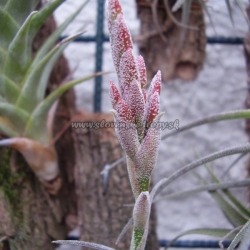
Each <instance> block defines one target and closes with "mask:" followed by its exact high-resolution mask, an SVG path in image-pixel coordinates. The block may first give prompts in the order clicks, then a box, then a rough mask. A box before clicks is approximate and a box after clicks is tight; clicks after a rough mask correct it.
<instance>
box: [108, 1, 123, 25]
mask: <svg viewBox="0 0 250 250" xmlns="http://www.w3.org/2000/svg"><path fill="white" fill-rule="evenodd" d="M106 10H107V19H108V20H111V21H112V20H115V19H116V17H117V15H118V14H120V13H121V14H122V7H121V5H120V3H119V1H118V0H109V1H106Z"/></svg>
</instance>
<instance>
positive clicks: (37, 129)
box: [24, 73, 103, 144]
mask: <svg viewBox="0 0 250 250" xmlns="http://www.w3.org/2000/svg"><path fill="white" fill-rule="evenodd" d="M102 74H103V73H96V74H93V75H90V76H87V77H84V78H80V79H77V80H74V81H71V82H68V83H66V84H64V85H62V86H61V87H59V88H58V89H56V90H55V91H53V92H52V93H51V94H50V95H49V96H47V97H46V98H45V99H44V100H43V102H41V103H40V104H39V105H38V106H37V108H36V109H35V110H34V111H33V113H32V115H31V116H30V119H29V121H28V123H27V126H26V128H25V133H24V135H25V136H26V137H29V138H32V139H35V140H37V141H39V142H41V143H43V144H47V143H48V142H49V141H50V139H51V138H48V131H47V128H46V120H47V114H48V112H49V109H50V108H51V106H52V105H53V103H54V102H55V101H56V100H57V99H58V98H59V97H60V96H61V95H62V94H63V93H65V92H66V91H67V90H69V89H71V88H73V87H74V86H75V85H77V84H79V83H82V82H84V81H87V80H89V79H91V78H93V77H96V76H99V75H102Z"/></svg>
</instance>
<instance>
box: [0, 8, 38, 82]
mask: <svg viewBox="0 0 250 250" xmlns="http://www.w3.org/2000/svg"><path fill="white" fill-rule="evenodd" d="M36 14H37V12H35V11H34V12H32V13H31V14H30V15H29V16H28V18H27V19H26V21H25V22H24V24H23V26H22V27H21V28H20V29H19V31H18V32H17V34H16V36H15V38H14V39H13V41H12V42H11V44H10V46H9V49H8V55H7V58H6V62H5V64H4V70H3V71H4V74H5V75H7V76H8V77H9V78H11V79H12V80H13V81H14V82H17V83H20V82H21V80H22V78H23V76H24V75H25V73H26V71H27V69H28V67H29V66H30V60H31V47H30V46H29V45H30V44H29V27H30V22H31V20H32V18H33V16H35V15H36Z"/></svg>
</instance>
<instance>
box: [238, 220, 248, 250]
mask: <svg viewBox="0 0 250 250" xmlns="http://www.w3.org/2000/svg"><path fill="white" fill-rule="evenodd" d="M249 247H250V221H248V223H247V224H246V229H245V231H244V233H243V237H242V240H241V243H240V246H239V248H238V250H246V249H249Z"/></svg>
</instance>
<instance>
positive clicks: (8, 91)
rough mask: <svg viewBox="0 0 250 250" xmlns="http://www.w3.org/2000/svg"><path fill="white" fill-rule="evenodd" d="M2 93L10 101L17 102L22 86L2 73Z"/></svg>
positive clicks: (0, 80)
mask: <svg viewBox="0 0 250 250" xmlns="http://www.w3.org/2000/svg"><path fill="white" fill-rule="evenodd" d="M0 94H2V95H3V96H4V97H5V98H6V99H7V100H8V101H9V102H10V103H15V102H16V100H17V98H18V95H19V94H20V88H19V87H18V86H17V85H16V84H15V83H14V82H12V81H11V80H10V79H9V78H8V77H6V76H4V75H0Z"/></svg>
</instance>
